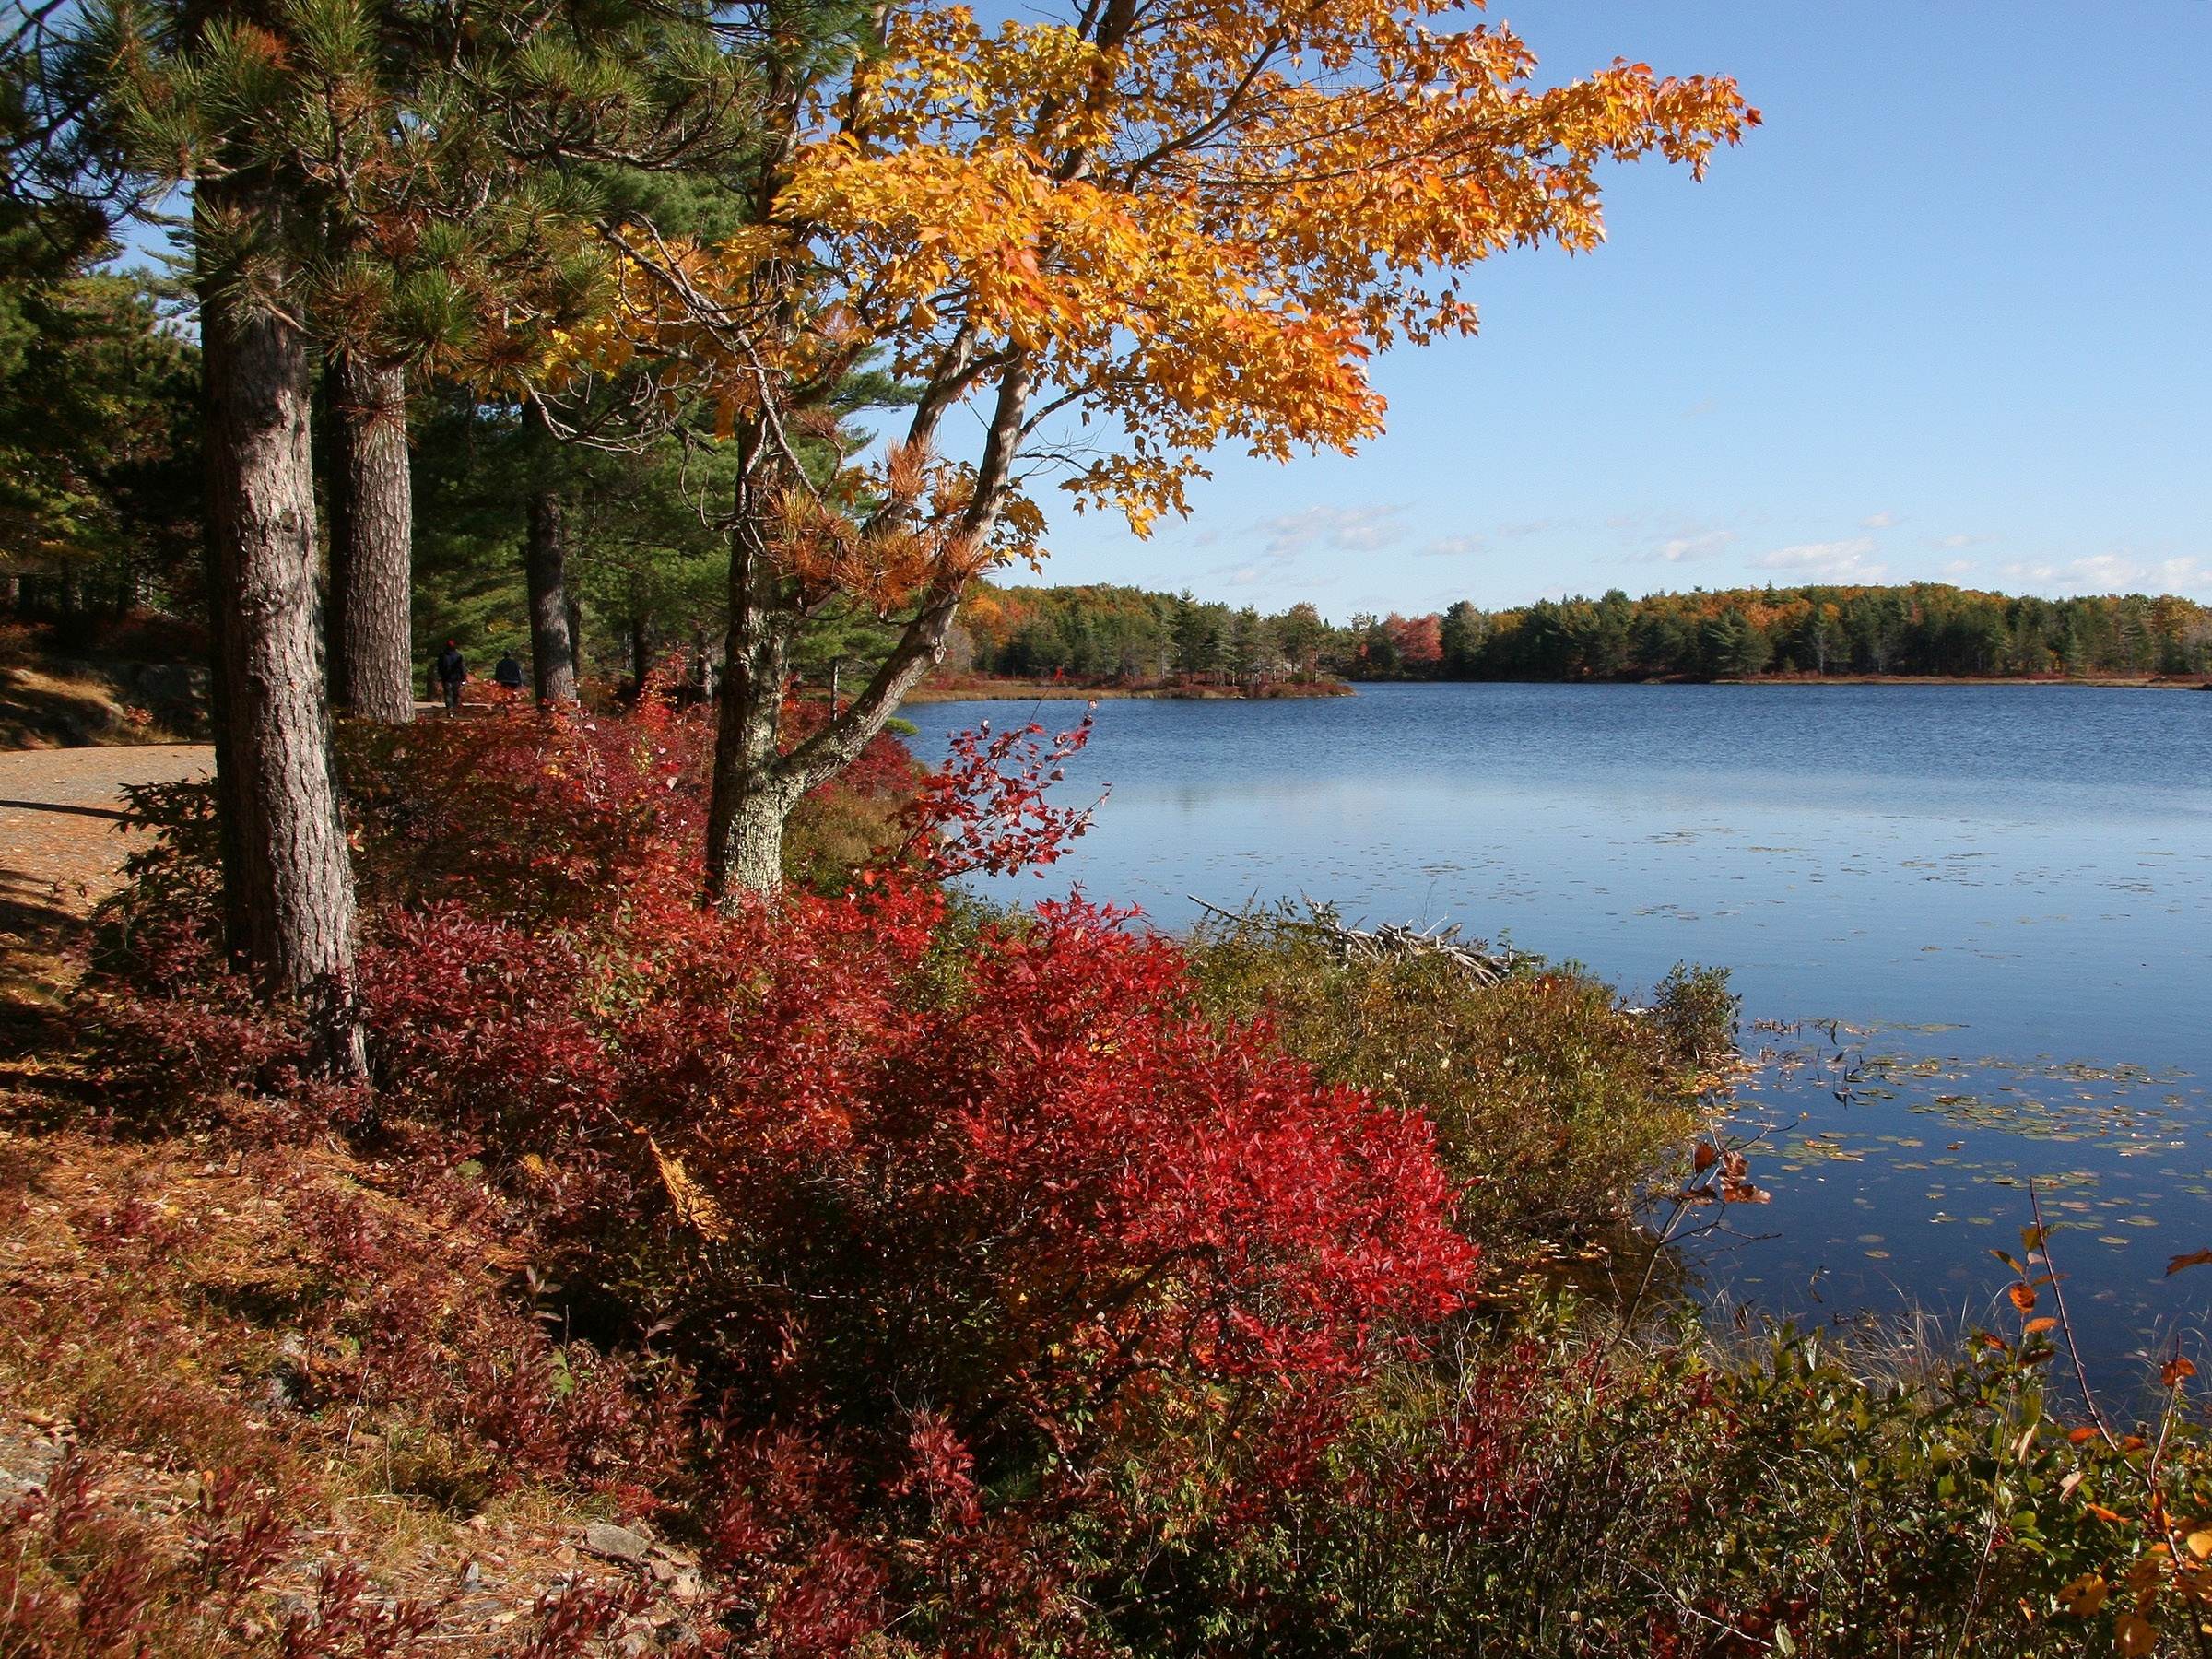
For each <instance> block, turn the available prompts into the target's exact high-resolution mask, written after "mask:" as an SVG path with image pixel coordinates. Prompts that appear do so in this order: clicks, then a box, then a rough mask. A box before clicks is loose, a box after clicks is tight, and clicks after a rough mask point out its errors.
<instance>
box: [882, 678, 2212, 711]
mask: <svg viewBox="0 0 2212 1659" xmlns="http://www.w3.org/2000/svg"><path fill="white" fill-rule="evenodd" d="M1365 686H1737V687H1744V688H1759V687H1769V686H2018V687H2077V688H2084V689H2091V690H2108V691H2212V679H2202V680H2200V679H2175V678H2171V677H2165V676H2160V675H2143V676H2135V677H2123V676H2118V675H2056V674H2003V675H1982V676H1974V675H1947V674H1759V675H1749V676H1732V677H1726V678H1722V679H1689V678H1670V679H1572V680H1570V679H1479V680H1476V679H1374V680H1352V681H1347V680H1323V681H1306V682H1295V683H1293V682H1286V683H1283V684H1280V685H1277V686H1271V687H1269V688H1266V689H1265V690H1260V691H1246V690H1242V689H1239V688H1234V687H1228V686H1079V685H1070V684H1068V683H1066V682H1065V681H1058V682H1055V681H1050V680H1048V681H1044V682H1041V683H1040V682H1035V681H1029V680H1011V679H1006V680H1002V679H993V680H982V681H976V682H972V683H970V684H965V685H956V686H932V685H924V686H921V687H918V688H916V689H914V690H913V691H911V692H909V693H908V694H907V697H906V700H905V703H904V704H903V705H902V706H906V707H912V706H913V705H916V704H921V703H948V702H1088V701H1100V702H1103V701H1118V700H1138V699H1144V700H1180V701H1205V702H1273V701H1277V700H1283V699H1296V698H1312V697H1356V696H1358V695H1359V689H1360V688H1362V687H1365Z"/></svg>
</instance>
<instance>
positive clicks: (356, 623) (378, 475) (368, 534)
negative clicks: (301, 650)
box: [329, 353, 415, 725]
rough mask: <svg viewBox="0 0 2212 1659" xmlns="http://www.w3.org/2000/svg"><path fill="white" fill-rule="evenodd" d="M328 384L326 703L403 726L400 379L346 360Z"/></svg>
mask: <svg viewBox="0 0 2212 1659" xmlns="http://www.w3.org/2000/svg"><path fill="white" fill-rule="evenodd" d="M330 382H331V391H332V396H331V399H330V404H331V417H332V421H331V424H332V437H333V444H332V449H333V452H334V453H333V454H332V458H331V459H332V465H331V478H330V614H329V636H330V638H329V663H330V700H331V702H332V704H333V706H334V707H336V708H340V709H344V710H347V711H348V712H351V713H354V714H358V715H359V716H360V717H361V718H362V719H364V720H381V721H383V722H385V723H387V724H393V725H405V724H406V723H407V722H409V721H411V720H413V719H414V718H415V684H414V681H415V643H414V626H413V617H412V615H411V606H412V602H413V598H414V568H413V567H414V541H413V537H414V520H415V497H414V483H413V480H412V478H411V477H410V476H409V472H408V465H407V391H406V372H405V371H403V370H402V369H401V368H400V367H399V366H398V365H397V364H395V363H379V362H374V361H371V360H370V359H364V358H359V357H356V356H354V355H353V354H351V353H347V354H344V355H342V356H340V357H338V358H337V359H335V360H334V361H333V363H332V365H331V369H330Z"/></svg>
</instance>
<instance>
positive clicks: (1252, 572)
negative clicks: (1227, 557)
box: [1229, 565, 1260, 587]
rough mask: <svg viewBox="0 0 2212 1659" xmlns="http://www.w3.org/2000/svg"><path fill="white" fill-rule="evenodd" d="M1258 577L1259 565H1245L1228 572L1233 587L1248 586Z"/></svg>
mask: <svg viewBox="0 0 2212 1659" xmlns="http://www.w3.org/2000/svg"><path fill="white" fill-rule="evenodd" d="M1259 579H1260V567H1259V566H1258V565H1246V566H1244V567H1243V569H1241V570H1237V571H1230V573H1229V580H1230V585H1231V586H1234V587H1248V586H1250V585H1251V584H1252V583H1253V582H1257V581H1258V580H1259Z"/></svg>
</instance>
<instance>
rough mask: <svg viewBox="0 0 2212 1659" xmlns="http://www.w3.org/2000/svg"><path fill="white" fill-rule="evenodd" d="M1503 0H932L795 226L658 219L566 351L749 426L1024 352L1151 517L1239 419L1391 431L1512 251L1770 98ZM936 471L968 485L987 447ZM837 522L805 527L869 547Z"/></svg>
mask: <svg viewBox="0 0 2212 1659" xmlns="http://www.w3.org/2000/svg"><path fill="white" fill-rule="evenodd" d="M1469 9H1470V8H1469V7H1468V6H1466V5H1465V4H1464V3H1462V0H1411V3H1408V0H1330V3H1329V4H1326V5H1322V4H1306V5H1289V6H1284V5H1268V4H1260V3H1257V0H1208V3H1206V4H1202V5H1200V6H1196V7H1195V8H1194V9H1191V8H1184V9H1178V10H1177V11H1175V12H1174V13H1173V14H1172V15H1170V14H1169V13H1168V12H1166V11H1164V10H1159V11H1155V10H1152V9H1150V8H1145V7H1137V6H1104V7H1100V8H1093V9H1092V10H1090V11H1089V12H1087V13H1086V14H1085V16H1084V18H1082V20H1080V21H1079V22H1077V23H1068V24H1062V23H1029V22H1007V23H1006V24H1003V25H1002V26H1000V27H999V28H997V29H985V28H984V27H983V26H982V25H981V24H980V23H979V22H978V21H977V20H976V18H975V17H974V16H973V14H972V13H971V11H970V10H969V9H968V8H966V7H964V6H937V5H926V4H914V5H908V6H902V7H900V8H898V9H896V10H894V11H893V12H892V13H891V14H890V16H889V17H888V20H887V23H886V30H885V36H884V43H883V46H882V49H881V50H880V51H879V52H877V53H871V54H870V55H868V56H867V57H865V59H864V61H863V62H862V63H861V65H860V66H859V67H857V68H856V69H854V70H853V71H852V72H851V73H849V74H847V75H846V76H843V77H842V78H841V79H838V80H833V81H825V82H823V83H822V84H820V85H818V86H816V87H813V88H810V89H809V91H808V92H807V93H806V95H804V96H802V97H799V98H797V99H795V100H794V101H793V103H792V105H791V110H790V123H791V127H790V131H789V133H788V134H787V135H786V138H787V142H786V143H785V145H784V147H783V148H782V152H781V154H782V158H783V159H782V161H781V162H780V164H779V166H778V169H777V172H776V177H775V178H774V180H773V186H774V188H773V191H772V201H773V206H772V209H771V212H770V213H769V214H768V215H767V217H766V219H765V222H762V223H759V224H757V225H755V226H752V227H750V228H748V229H746V230H745V231H743V232H742V233H740V234H739V235H736V236H735V237H732V238H730V239H728V240H726V241H722V242H719V243H716V244H713V245H711V246H698V245H684V246H669V245H667V244H665V243H662V242H658V241H650V240H647V239H641V238H639V237H636V236H634V235H625V236H623V237H622V238H621V239H620V241H619V242H618V262H619V263H620V264H621V265H622V266H623V269H622V271H621V273H620V275H619V279H618V283H617V285H616V300H615V303H614V304H613V306H612V307H611V308H610V310H609V311H608V312H606V315H604V316H603V317H602V318H600V319H599V320H597V321H596V322H594V324H592V325H591V326H590V327H588V328H585V329H582V330H579V331H577V332H574V333H572V334H570V335H565V336H563V338H562V340H561V342H560V345H559V349H558V350H557V352H556V353H555V356H554V361H553V363H552V364H551V365H550V367H551V369H552V371H553V372H554V374H555V375H556V376H557V377H558V376H559V375H561V374H577V373H584V372H603V371H608V370H611V369H618V368H621V367H624V366H626V365H628V364H629V363H630V362H632V361H633V360H637V359H650V360H652V361H653V363H655V364H656V365H657V366H658V367H656V370H655V372H656V373H657V374H659V375H660V377H661V380H662V383H663V385H664V386H665V388H666V390H667V392H668V394H669V395H671V396H683V397H691V398H699V397H703V398H705V399H706V400H707V401H709V402H711V403H712V404H713V405H715V406H717V407H718V409H719V410H720V412H721V418H722V421H723V424H724V429H725V430H726V429H730V428H732V427H734V426H735V425H738V424H741V423H744V422H746V421H748V420H755V419H759V418H764V417H772V416H773V414H774V412H775V409H776V407H777V406H779V405H785V406H793V407H796V406H803V405H805V404H807V403H809V402H816V403H818V402H820V401H821V400H822V399H823V398H824V397H825V396H826V395H827V393H828V389H829V388H830V387H832V386H834V384H835V383H836V382H837V380H838V378H839V377H841V375H843V374H845V373H847V372H849V371H852V370H853V369H854V368H856V367H858V366H859V365H861V364H863V363H868V362H873V363H877V364H879V365H880V366H881V367H884V368H887V369H888V370H889V371H892V372H893V373H895V374H897V375H899V376H900V377H901V378H902V379H903V380H905V381H907V382H909V383H910V384H913V385H915V386H918V387H920V388H923V390H924V405H925V406H927V405H928V403H929V400H930V399H932V398H942V399H945V400H947V401H948V402H950V403H952V404H956V405H957V404H959V403H961V402H964V401H966V400H967V399H968V398H969V397H971V396H976V397H978V398H979V401H980V402H982V405H983V407H982V410H981V411H980V412H982V413H984V414H986V415H987V414H988V413H989V408H990V404H989V400H988V398H987V397H985V396H984V395H983V394H987V393H989V392H991V391H992V390H993V389H994V388H995V387H1002V386H1003V384H1004V377H1005V374H1006V371H1007V370H1008V369H1009V367H1012V366H1018V368H1019V370H1020V371H1021V372H1022V374H1023V375H1024V376H1025V377H1026V378H1025V382H1024V383H1025V386H1026V387H1028V388H1030V393H1029V395H1028V396H1027V398H1026V401H1025V402H1024V403H1023V405H1022V406H1021V408H1020V411H1019V420H1018V427H1019V430H1018V438H1019V440H1020V441H1022V442H1023V443H1024V445H1025V453H1029V454H1031V455H1032V456H1034V457H1036V458H1037V459H1038V460H1039V461H1041V462H1043V463H1046V464H1049V465H1054V466H1056V467H1057V469H1058V472H1059V479H1058V481H1059V482H1060V483H1061V484H1062V486H1063V487H1064V488H1067V489H1069V490H1070V491H1072V492H1073V493H1074V495H1075V497H1076V499H1077V502H1078V504H1079V505H1083V506H1097V507H1112V508H1114V509H1116V510H1118V511H1120V512H1123V513H1124V515H1125V516H1126V517H1127V519H1128V521H1129V523H1130V524H1131V525H1132V526H1133V527H1134V528H1135V529H1136V530H1137V531H1138V532H1139V533H1143V532H1144V531H1146V530H1147V528H1148V527H1149V526H1150V525H1151V524H1152V523H1153V522H1154V521H1155V520H1156V519H1157V518H1158V517H1159V514H1161V513H1162V512H1175V511H1180V510H1181V509H1182V506H1183V500H1184V497H1183V491H1184V488H1185V486H1186V484H1187V483H1188V481H1189V480H1190V479H1191V478H1192V477H1194V476H1199V475H1201V474H1202V472H1203V462H1202V457H1203V456H1204V454H1205V453H1206V451H1208V450H1209V449H1211V448H1212V447H1214V446H1215V445H1217V444H1218V443H1222V442H1237V443H1241V444H1242V445H1243V446H1244V447H1245V448H1246V449H1248V450H1249V451H1250V452H1251V453H1254V454H1257V455H1262V456H1267V457H1273V458H1278V459H1281V458H1288V456H1289V455H1290V454H1292V453H1295V452H1296V451H1298V450H1300V449H1319V448H1334V449H1339V450H1348V449H1350V448H1352V447H1353V446H1355V445H1356V444H1358V443H1359V441H1361V440H1363V439H1366V438H1370V437H1371V436H1373V435H1374V434H1376V433H1377V432H1379V431H1380V430H1381V429H1382V418H1383V413H1384V408H1383V402H1382V397H1381V396H1380V394H1377V393H1376V391H1375V390H1374V388H1373V386H1372V385H1371V383H1370V381H1369V378H1368V367H1367V366H1368V359H1369V358H1370V357H1371V354H1372V353H1374V352H1375V351H1378V350H1381V349H1383V348H1386V347H1390V346H1392V345H1394V344H1396V343H1399V342H1412V343H1417V344H1418V343H1421V342H1425V341H1428V340H1430V339H1433V338H1436V337H1438V336H1440V335H1449V334H1466V333H1471V332H1472V331H1473V330H1474V327H1475V320H1476V319H1475V312H1474V308H1473V307H1472V306H1471V305H1469V304H1468V303H1466V302H1465V300H1463V299H1462V297H1461V295H1460V292H1459V288H1458V280H1459V274H1460V272H1461V271H1462V270H1463V269H1464V267H1465V266H1466V265H1470V264H1472V263H1474V262H1476V261H1477V260H1480V259H1482V258H1484V257H1487V256H1488V255H1489V254H1491V253H1496V252H1498V251H1500V250H1501V249H1504V248H1508V247H1512V246H1514V245H1518V244H1531V243H1538V242H1554V243H1557V244H1559V245H1561V246H1564V247H1567V248H1569V249H1572V250H1582V249H1587V248H1590V247H1592V246H1594V245H1595V243H1596V242H1597V241H1600V240H1601V239H1602V236H1603V224H1602V219H1601V217H1600V213H1599V193H1598V187H1597V182H1596V170H1597V168H1598V166H1599V165H1600V164H1601V163H1602V162H1604V161H1606V160H1607V159H1634V158H1638V157H1641V156H1644V155H1647V154H1651V153H1653V152H1657V153H1658V154H1660V155H1662V156H1664V157H1665V158H1666V159H1670V160H1674V161H1679V162H1683V163H1685V164H1688V166H1690V167H1692V168H1693V169H1701V168H1702V166H1703V164H1704V162H1705V160H1706V159H1707V157H1708V156H1709V155H1710V153H1711V152H1712V149H1713V148H1714V147H1716V146H1717V145H1719V144H1723V143H1732V142H1734V141H1735V140H1736V139H1737V138H1738V137H1740V136H1741V135H1742V134H1743V132H1744V131H1745V129H1746V128H1747V126H1749V125H1751V124H1754V123H1756V122H1757V120H1758V115H1757V113H1756V112H1754V111H1752V110H1750V109H1749V108H1748V107H1747V105H1746V103H1745V102H1744V100H1743V99H1742V98H1741V96H1740V95H1739V94H1738V92H1737V89H1736V88H1735V84H1734V83H1733V82H1731V81H1729V80H1726V79H1706V78H1702V77H1698V78H1691V79H1687V80H1676V79H1668V78H1664V77H1661V76H1657V75H1655V74H1654V73H1653V71H1652V70H1650V69H1649V68H1647V67H1645V66H1643V65H1630V64H1626V63H1616V64H1615V65H1611V66H1610V67H1608V68H1606V69H1605V70H1603V71H1601V72H1599V73H1598V74H1596V75H1594V76H1589V77H1588V78H1586V79H1583V80H1579V81H1574V82H1571V83H1570V84H1568V85H1565V86H1561V87H1556V88H1536V87H1535V86H1533V85H1532V84H1531V80H1530V76H1531V73H1532V70H1533V66H1534V60H1533V58H1532V56H1531V55H1530V53H1529V52H1528V50H1527V49H1526V48H1525V47H1524V45H1523V44H1522V43H1521V41H1519V40H1518V39H1517V38H1515V37H1514V36H1513V35H1512V33H1511V32H1510V31H1508V30H1506V29H1495V28H1489V27H1484V26H1472V27H1470V26H1468V24H1469V17H1468V13H1469ZM909 465H912V463H911V462H910V463H909ZM932 465H935V466H938V467H940V468H942V469H943V475H942V478H941V487H936V488H938V493H940V494H947V492H949V493H948V495H947V499H950V497H954V496H957V495H958V493H959V488H960V477H961V476H962V475H961V471H960V468H961V466H962V465H964V464H962V463H955V462H951V461H943V460H933V462H932ZM855 472H856V473H857V474H858V475H859V477H858V479H857V481H856V483H855V485H854V490H855V493H856V494H857V495H858V496H860V497H864V498H866V499H868V500H871V501H873V500H877V499H879V498H880V497H881V496H882V495H883V494H884V493H885V492H886V491H888V489H890V488H893V481H892V480H891V479H890V478H889V477H888V465H885V464H877V465H863V466H859V467H856V468H855ZM824 493H825V507H826V510H828V511H831V512H837V511H841V510H842V509H841V507H840V505H839V504H838V503H837V502H836V501H834V500H828V493H829V492H824ZM1018 499H1019V498H1018V491H1017V492H1015V493H1014V494H1013V495H1012V496H1010V497H1009V500H1018ZM994 505H995V501H994ZM793 516H794V523H795V522H796V521H799V520H807V519H808V515H807V514H806V513H794V515H793ZM892 516H893V517H897V516H898V515H896V514H894V515H892ZM1016 516H1017V519H1018V522H1017V523H1016V524H1012V525H1011V526H1005V527H997V526H994V530H993V535H994V543H993V546H992V547H991V548H990V549H989V552H988V554H987V555H984V554H982V552H981V551H980V550H979V548H978V547H976V546H974V545H972V543H971V544H967V545H955V544H956V543H957V542H958V539H959V538H958V537H957V536H952V535H946V536H943V537H940V538H938V539H937V541H936V542H935V543H932V542H931V540H930V537H929V536H928V535H927V534H926V533H925V532H922V531H915V532H914V534H917V535H922V542H921V543H920V544H917V545H918V546H920V547H923V549H924V551H923V554H922V557H921V559H920V565H919V566H917V565H916V562H915V559H914V557H913V554H914V552H915V548H914V547H907V548H906V549H905V550H904V552H903V553H901V554H900V555H899V556H892V555H890V554H888V553H886V554H883V555H882V556H880V557H878V556H877V554H875V553H870V554H869V555H868V558H867V559H863V560H862V562H863V564H864V565H866V566H867V567H868V568H867V570H865V571H862V572H861V574H862V577H863V579H864V580H866V581H869V582H873V583H874V586H875V588H876V589H877V590H880V591H881V593H885V594H888V592H889V591H890V590H892V589H895V588H898V587H900V586H901V585H902V584H906V583H910V582H912V581H913V580H914V579H915V577H916V574H917V571H919V570H920V569H921V568H922V567H927V566H930V565H931V564H932V561H933V560H935V561H938V562H942V561H945V560H952V561H962V560H966V561H978V560H979V559H980V560H981V561H982V562H989V561H990V560H993V559H1005V558H1010V557H1015V556H1018V555H1020V554H1022V553H1025V552H1031V551H1033V550H1034V547H1035V535H1036V534H1037V533H1038V531H1039V530H1040V529H1041V521H1039V520H1037V519H1036V518H1035V516H1034V515H1033V514H1030V515H1026V516H1025V515H1022V514H1019V513H1017V515H1016ZM977 518H978V515H976V514H972V513H971V514H969V515H968V517H967V520H966V522H967V523H968V524H970V526H971V529H972V527H973V526H974V524H975V523H976V522H977ZM810 523H811V528H810V529H808V530H806V532H805V533H804V534H800V535H795V539H794V547H799V546H806V547H813V548H816V549H817V550H819V549H821V548H822V547H825V546H826V545H827V544H828V543H830V542H832V541H835V540H836V539H837V538H836V536H835V535H834V533H833V532H831V531H830V528H829V527H828V526H827V525H826V524H822V523H821V522H820V521H819V518H818V515H817V516H816V517H815V518H813V519H812V520H811V521H810ZM838 558H839V559H842V560H844V562H846V563H848V564H850V563H851V562H852V559H853V550H852V549H851V548H850V547H848V548H846V549H845V550H844V551H843V552H841V554H839V555H838ZM871 560H872V561H873V562H872V563H871V562H870V561H871ZM877 567H880V568H877Z"/></svg>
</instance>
